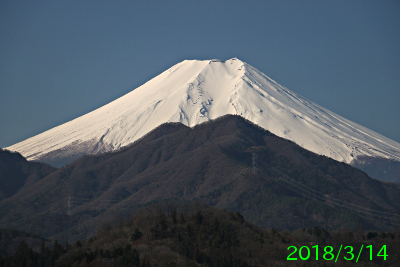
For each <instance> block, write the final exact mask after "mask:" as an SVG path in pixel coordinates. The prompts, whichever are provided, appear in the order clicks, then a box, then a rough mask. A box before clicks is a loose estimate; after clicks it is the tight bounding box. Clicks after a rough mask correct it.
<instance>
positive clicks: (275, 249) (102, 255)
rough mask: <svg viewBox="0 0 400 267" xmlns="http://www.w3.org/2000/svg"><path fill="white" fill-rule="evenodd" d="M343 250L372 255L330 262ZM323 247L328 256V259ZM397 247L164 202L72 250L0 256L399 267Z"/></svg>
mask: <svg viewBox="0 0 400 267" xmlns="http://www.w3.org/2000/svg"><path fill="white" fill-rule="evenodd" d="M343 244H344V245H345V246H352V247H353V248H354V250H355V251H356V250H357V251H358V249H359V248H360V247H361V246H372V247H373V248H374V250H373V253H372V255H370V254H369V250H368V249H364V250H363V251H362V252H361V253H360V255H359V256H358V257H357V260H356V258H354V259H352V258H351V254H348V253H346V252H349V251H350V249H349V248H346V249H344V248H343V251H342V254H341V255H339V256H340V257H338V259H336V260H335V259H334V258H335V257H334V256H332V255H337V254H338V253H339V252H338V251H339V249H340V246H341V245H343ZM303 246H305V247H307V248H308V249H309V251H310V252H309V253H307V250H306V249H305V248H304V247H303ZM328 246H331V247H332V248H333V250H332V254H329V253H328V254H327V253H325V252H326V251H328V252H329V251H330V250H329V249H325V248H326V247H328ZM399 246H400V232H381V233H378V232H363V231H362V229H358V230H357V231H354V232H351V231H348V230H343V231H327V230H325V229H321V228H318V227H313V228H302V229H296V230H293V231H283V232H282V231H277V230H276V229H273V228H272V229H268V230H267V229H261V228H259V227H256V226H254V225H253V224H251V223H248V222H246V221H245V220H244V218H243V216H242V215H241V214H240V213H238V212H236V213H234V212H227V211H225V210H221V209H217V208H215V207H207V206H204V205H202V204H200V203H190V204H188V205H177V204H176V203H173V202H169V203H166V204H164V205H152V206H150V207H148V208H146V209H142V210H140V211H138V212H136V213H135V215H134V216H133V217H132V218H130V219H129V220H126V221H120V222H114V224H113V225H111V224H110V225H108V226H105V227H104V228H103V229H102V230H100V231H99V232H98V233H97V234H96V235H95V236H94V237H92V238H90V239H89V240H85V241H78V242H76V243H75V244H73V245H72V246H69V245H68V246H64V247H63V246H61V245H60V244H58V243H57V242H55V244H54V246H53V248H52V249H48V248H46V247H45V246H44V245H43V246H42V248H41V250H40V251H37V252H35V251H33V250H32V249H30V248H29V247H28V246H27V245H25V244H24V243H21V244H20V245H19V247H18V249H17V251H16V252H15V253H14V255H13V256H10V257H7V258H3V259H2V258H1V257H0V266H11V265H13V264H14V265H15V266H28V267H29V266H243V267H245V266H321V265H323V266H327V265H328V266H353V265H356V266H382V265H384V266H398V265H399V264H400V251H399V250H398V249H396V248H398V247H399ZM302 247H303V248H302ZM295 248H297V249H296V250H295ZM300 248H302V249H300ZM316 248H317V252H318V254H317V252H316ZM382 248H384V250H382ZM324 249H325V252H324ZM299 250H301V256H300V255H299ZM350 252H351V251H350ZM333 253H334V254H333ZM339 254H340V253H339ZM378 254H379V255H378ZM301 257H303V259H301ZM345 258H347V259H349V260H345ZM288 259H292V260H288ZM356 261H357V262H356Z"/></svg>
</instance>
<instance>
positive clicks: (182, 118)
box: [7, 58, 400, 166]
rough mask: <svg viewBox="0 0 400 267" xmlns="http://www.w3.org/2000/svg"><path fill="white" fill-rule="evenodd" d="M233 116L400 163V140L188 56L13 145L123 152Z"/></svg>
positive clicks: (59, 154) (29, 149)
mask: <svg viewBox="0 0 400 267" xmlns="http://www.w3.org/2000/svg"><path fill="white" fill-rule="evenodd" d="M226 114H236V115H240V116H242V117H244V118H245V119H247V120H249V121H251V122H253V123H255V124H257V125H258V126H260V127H262V128H264V129H266V130H268V131H270V132H272V133H273V134H275V135H277V136H279V137H282V138H285V139H289V140H291V141H293V142H295V143H297V144H298V145H300V146H301V147H303V148H305V149H308V150H310V151H312V152H315V153H317V154H321V155H325V156H327V157H330V158H333V159H335V160H337V161H343V162H346V163H352V162H354V161H355V160H356V159H357V158H363V157H367V158H368V157H373V158H381V159H388V160H391V161H394V162H399V161H400V144H399V143H397V142H395V141H393V140H391V139H388V138H386V137H384V136H382V135H380V134H378V133H376V132H374V131H372V130H369V129H367V128H365V127H363V126H360V125H358V124H356V123H354V122H351V121H349V120H347V119H345V118H343V117H341V116H339V115H337V114H335V113H333V112H331V111H329V110H327V109H325V108H323V107H321V106H319V105H317V104H315V103H313V102H311V101H309V100H307V99H306V98H304V97H302V96H300V95H298V94H296V93H294V92H292V91H290V90H288V89H287V88H285V87H283V86H281V85H279V84H278V83H277V82H275V81H273V80H272V79H270V78H269V77H267V76H266V75H265V74H263V73H262V72H260V71H259V70H257V69H256V68H254V67H252V66H250V65H249V64H247V63H245V62H243V61H241V60H239V59H237V58H232V59H230V60H226V61H221V60H185V61H182V62H180V63H178V64H176V65H174V66H173V67H171V68H170V69H168V70H166V71H164V72H163V73H161V74H160V75H158V76H156V77H155V78H153V79H151V80H150V81H148V82H147V83H145V84H143V85H142V86H140V87H138V88H136V89H134V90H133V91H131V92H130V93H128V94H126V95H124V96H122V97H120V98H118V99H116V100H114V101H113V102H111V103H109V104H107V105H105V106H102V107H100V108H98V109H96V110H94V111H92V112H90V113H88V114H85V115H83V116H81V117H78V118H76V119H74V120H72V121H69V122H67V123H64V124H62V125H60V126H57V127H55V128H52V129H50V130H48V131H46V132H43V133H41V134H39V135H36V136H34V137H31V138H29V139H27V140H24V141H22V142H19V143H17V144H15V145H12V146H10V147H8V148H7V149H8V150H12V151H18V152H20V153H21V154H22V155H23V156H25V157H26V158H27V159H28V160H31V161H43V162H47V163H50V164H52V165H54V166H62V165H65V164H67V163H69V162H71V161H73V160H74V159H76V158H78V157H80V156H82V155H87V154H98V153H102V152H108V151H114V150H118V149H119V148H121V147H123V146H127V145H129V144H131V143H133V142H134V141H136V140H138V139H140V138H141V137H143V136H144V135H146V134H147V133H149V132H150V131H152V130H153V129H155V128H156V127H157V126H159V125H161V124H163V123H167V122H180V123H182V124H184V125H187V126H189V127H193V126H195V125H197V124H199V123H203V122H206V121H209V120H213V119H216V118H218V117H221V116H223V115H226Z"/></svg>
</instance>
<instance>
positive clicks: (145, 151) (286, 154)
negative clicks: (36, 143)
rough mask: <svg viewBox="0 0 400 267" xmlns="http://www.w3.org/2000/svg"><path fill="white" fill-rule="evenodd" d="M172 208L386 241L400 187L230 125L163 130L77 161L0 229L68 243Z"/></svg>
mask: <svg viewBox="0 0 400 267" xmlns="http://www.w3.org/2000/svg"><path fill="white" fill-rule="evenodd" d="M171 199H172V200H175V201H177V202H180V203H184V202H188V201H201V202H203V203H207V204H211V205H215V206H218V207H221V208H226V209H228V210H231V211H235V212H236V211H239V212H240V213H241V214H243V216H244V218H245V220H246V221H249V222H252V223H255V224H257V225H258V226H262V227H267V228H270V227H274V228H278V229H296V228H299V227H308V228H311V227H314V226H316V227H323V228H325V229H327V230H331V229H344V228H349V229H353V228H355V227H358V226H359V225H363V227H364V228H365V229H371V230H387V231H393V230H394V229H396V228H397V227H399V225H400V215H399V214H400V185H399V184H396V183H383V182H379V181H377V180H374V179H371V178H370V177H368V176H367V175H366V174H365V173H363V172H362V171H359V170H357V169H355V168H353V167H351V166H349V165H347V164H344V163H340V162H337V161H334V160H332V159H330V158H327V157H324V156H320V155H316V154H314V153H312V152H309V151H307V150H304V149H303V148H301V147H300V146H298V145H296V144H294V143H293V142H290V141H288V140H285V139H282V138H279V137H277V136H275V135H273V134H271V133H270V132H268V131H265V130H263V129H262V128H260V127H258V126H256V125H254V124H252V123H250V122H248V121H246V120H245V119H243V118H242V117H239V116H225V117H222V118H220V119H217V120H215V121H212V122H208V123H204V124H201V125H198V126H196V127H194V128H188V127H186V126H183V125H181V124H164V125H161V126H160V127H158V128H157V129H155V130H154V131H152V132H150V133H149V134H147V135H146V136H145V137H143V138H142V139H141V140H139V141H137V142H136V143H134V144H133V145H132V146H129V147H126V148H124V149H121V150H120V151H118V152H115V153H107V154H103V155H100V156H85V157H83V158H80V159H78V160H76V161H75V162H73V163H71V164H69V165H67V166H65V167H63V168H61V169H59V170H57V171H55V172H53V173H51V174H50V175H48V176H46V177H45V178H43V179H41V180H40V181H38V182H36V183H34V184H32V185H30V186H29V187H24V188H22V189H21V190H20V191H18V193H16V194H15V195H13V196H11V197H9V198H7V199H4V200H2V201H0V225H4V227H8V226H9V225H12V226H13V227H19V229H24V230H27V231H30V232H35V233H38V234H40V235H41V236H44V237H53V238H55V237H57V238H59V240H63V241H64V242H66V241H67V240H77V239H82V238H85V237H90V236H91V235H93V234H94V233H95V232H96V230H97V229H98V227H99V226H100V225H102V224H103V223H104V222H106V221H109V220H111V219H113V218H118V217H121V218H124V217H127V216H129V214H130V213H131V212H132V211H135V210H137V209H139V208H141V207H143V206H147V205H149V204H153V203H160V202H165V201H167V200H171Z"/></svg>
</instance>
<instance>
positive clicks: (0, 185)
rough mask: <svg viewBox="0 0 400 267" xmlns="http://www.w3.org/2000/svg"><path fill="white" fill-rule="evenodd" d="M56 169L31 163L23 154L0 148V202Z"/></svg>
mask: <svg viewBox="0 0 400 267" xmlns="http://www.w3.org/2000/svg"><path fill="white" fill-rule="evenodd" d="M55 170H56V169H55V168H53V167H51V166H50V165H48V164H43V163H38V162H29V161H27V160H26V159H25V158H24V157H23V156H21V154H19V153H16V152H10V151H8V150H5V149H1V148H0V200H2V199H4V198H7V197H9V196H11V195H13V194H15V193H16V192H17V191H18V190H19V189H21V188H22V187H23V186H29V185H32V184H33V183H35V182H37V181H39V180H40V179H42V178H43V177H45V176H47V175H48V174H50V173H51V172H53V171H55Z"/></svg>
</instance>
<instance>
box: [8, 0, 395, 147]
mask: <svg viewBox="0 0 400 267" xmlns="http://www.w3.org/2000/svg"><path fill="white" fill-rule="evenodd" d="M232 57H238V58H239V59H241V60H243V61H245V62H247V63H249V64H250V65H253V66H254V67H256V68H257V69H259V70H260V71H262V72H264V73H265V74H266V75H268V76H270V77H271V78H272V79H274V80H276V81H277V82H278V83H280V84H281V85H283V86H285V87H287V88H289V89H290V90H292V91H295V92H297V93H299V94H301V95H303V96H304V97H306V98H308V99H310V100H312V101H314V102H315V103H317V104H319V105H321V106H323V107H325V108H327V109H329V110H331V111H333V112H335V113H337V114H339V115H342V116H343V117H345V118H348V119H350V120H352V121H354V122H356V123H358V124H361V125H363V126H366V127H368V128H370V129H372V130H374V131H376V132H378V133H380V134H383V135H385V136H387V137H389V138H391V139H393V140H395V141H397V142H400V104H399V103H400V1H394V0H393V1H390V0H386V1H378V0H374V1H369V0H361V1H355V0H353V1H340V0H332V1H319V0H318V1H311V0H308V1H281V0H280V1H278V0H277V1H215V0H214V1H206V0H202V1H172V0H169V1H14V0H12V1H11V0H2V1H0V147H6V146H9V145H12V144H14V143H16V142H19V141H22V140H24V139H26V138H29V137H31V136H33V135H36V134H39V133H41V132H43V131H45V130H48V129H50V128H52V127H55V126H57V125H59V124H62V123H64V122H67V121H69V120H71V119H74V118H76V117H78V116H81V115H83V114H85V113H87V112H89V111H92V110H93V109H95V108H98V107H100V106H102V105H104V104H106V103H108V102H110V101H112V100H114V99H116V98H118V97H120V96H122V95H124V94H125V93H127V92H129V91H130V90H132V89H134V88H136V87H138V86H140V85H141V84H143V83H145V82H146V81H147V80H149V79H151V78H153V77H154V76H156V75H158V74H159V73H161V72H162V71H164V70H166V69H167V68H169V67H171V66H172V65H174V64H176V63H178V62H180V61H182V60H184V59H212V58H217V59H229V58H232Z"/></svg>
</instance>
